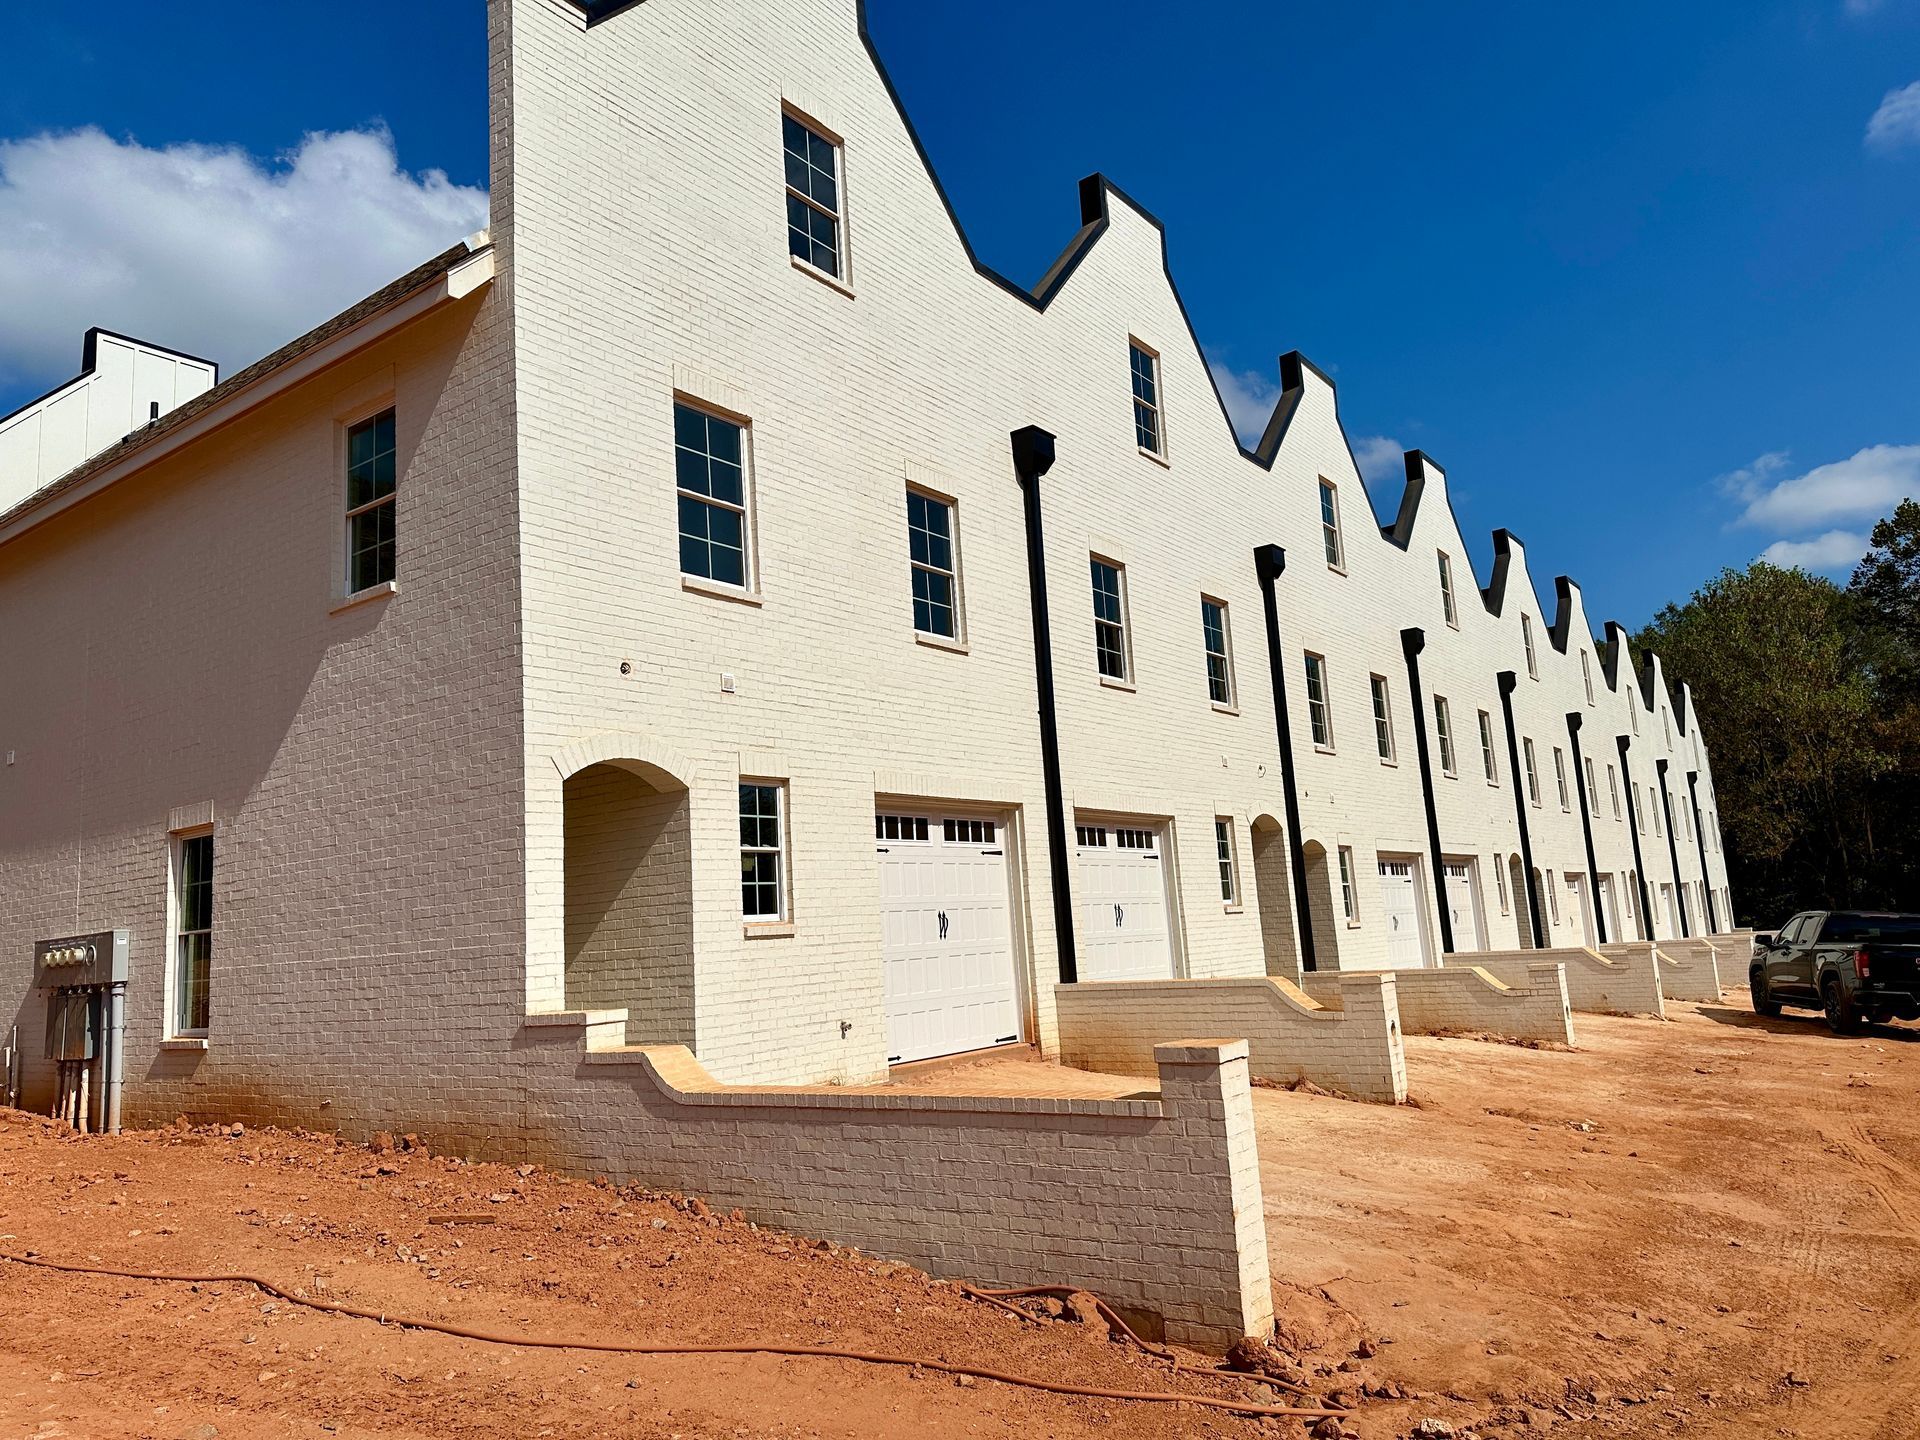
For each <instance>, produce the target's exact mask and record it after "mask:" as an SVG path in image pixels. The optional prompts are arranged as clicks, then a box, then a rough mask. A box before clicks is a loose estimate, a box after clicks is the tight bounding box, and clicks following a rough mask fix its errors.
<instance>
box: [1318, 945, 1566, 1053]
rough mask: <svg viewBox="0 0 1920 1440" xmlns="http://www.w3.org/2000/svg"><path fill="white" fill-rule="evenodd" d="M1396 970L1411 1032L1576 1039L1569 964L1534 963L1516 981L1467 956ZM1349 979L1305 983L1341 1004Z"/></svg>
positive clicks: (1404, 1018) (1403, 1015)
mask: <svg viewBox="0 0 1920 1440" xmlns="http://www.w3.org/2000/svg"><path fill="white" fill-rule="evenodd" d="M1392 975H1393V987H1394V994H1395V996H1396V999H1397V1002H1398V1005H1399V1010H1400V1024H1401V1027H1402V1029H1403V1030H1404V1031H1405V1032H1406V1033H1407V1034H1409V1035H1460V1034H1488V1035H1500V1036H1504V1037H1506V1038H1508V1039H1513V1040H1544V1041H1548V1042H1550V1043H1553V1044H1558V1045H1571V1044H1573V1007H1572V1004H1571V1002H1570V1001H1569V1000H1568V998H1567V978H1566V967H1565V966H1564V965H1562V964H1559V963H1557V962H1551V961H1548V962H1540V963H1536V964H1532V965H1529V966H1528V967H1527V970H1526V978H1525V979H1524V980H1521V979H1515V980H1513V981H1511V982H1509V981H1504V980H1500V979H1496V978H1495V977H1494V975H1493V974H1492V973H1491V972H1490V971H1487V970H1483V969H1481V968H1480V967H1479V966H1477V965H1472V964H1469V963H1466V962H1465V961H1462V962H1460V963H1458V964H1455V965H1448V966H1446V967H1445V968H1442V969H1435V970H1395V971H1393V972H1392ZM1346 978H1347V977H1345V976H1341V975H1308V976H1306V977H1305V978H1304V979H1303V980H1302V981H1301V988H1302V989H1304V990H1305V991H1306V992H1307V993H1308V994H1309V995H1311V996H1312V997H1313V998H1314V999H1315V1000H1318V1001H1321V1002H1322V1003H1337V1000H1338V996H1339V993H1340V989H1341V985H1342V982H1343V981H1344V980H1345V979H1346Z"/></svg>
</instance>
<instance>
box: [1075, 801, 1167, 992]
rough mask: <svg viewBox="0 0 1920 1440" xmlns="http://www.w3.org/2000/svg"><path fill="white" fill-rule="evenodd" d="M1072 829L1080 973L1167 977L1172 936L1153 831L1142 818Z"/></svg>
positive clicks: (1117, 977) (1108, 976)
mask: <svg viewBox="0 0 1920 1440" xmlns="http://www.w3.org/2000/svg"><path fill="white" fill-rule="evenodd" d="M1075 829H1076V835H1075V839H1076V841H1077V842H1078V855H1079V860H1078V865H1077V867H1076V875H1075V879H1076V881H1077V882H1078V885H1079V904H1078V906H1077V907H1076V910H1077V913H1076V915H1075V928H1076V930H1077V931H1078V933H1077V935H1076V936H1075V938H1076V939H1077V940H1078V942H1079V948H1080V978H1081V979H1082V980H1165V979H1167V978H1168V977H1169V976H1171V975H1172V974H1173V939H1172V931H1171V929H1170V927H1169V926H1168V923H1167V873H1166V863H1165V861H1164V860H1162V858H1161V851H1160V832H1159V831H1158V830H1156V829H1152V828H1149V827H1147V826H1145V825H1136V826H1126V825H1106V824H1082V825H1079V826H1076V827H1075Z"/></svg>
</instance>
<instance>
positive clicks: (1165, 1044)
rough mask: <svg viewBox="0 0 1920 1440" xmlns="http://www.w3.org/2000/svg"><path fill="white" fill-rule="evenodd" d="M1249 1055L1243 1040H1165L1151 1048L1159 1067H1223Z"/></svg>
mask: <svg viewBox="0 0 1920 1440" xmlns="http://www.w3.org/2000/svg"><path fill="white" fill-rule="evenodd" d="M1250 1053H1251V1047H1250V1046H1249V1045H1248V1044H1247V1042H1246V1041H1245V1040H1166V1041H1162V1042H1161V1043H1160V1044H1158V1045H1156V1046H1154V1047H1153V1058H1154V1062H1155V1063H1156V1064H1160V1065H1224V1064H1226V1063H1227V1062H1228V1061H1229V1060H1244V1059H1246V1058H1247V1056H1248V1055H1249V1054H1250Z"/></svg>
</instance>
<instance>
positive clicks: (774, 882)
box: [740, 780, 926, 922]
mask: <svg viewBox="0 0 1920 1440" xmlns="http://www.w3.org/2000/svg"><path fill="white" fill-rule="evenodd" d="M786 791H787V787H786V786H785V785H782V784H780V783H779V782H778V781H772V780H742V781H741V782H740V911H741V913H742V914H743V915H745V916H746V918H747V919H749V920H757V921H761V922H766V921H771V920H785V919H786V918H787V893H786V892H787V884H786V845H785V832H786ZM919 823H920V824H921V825H922V826H924V825H925V824H926V821H925V820H921V821H920V822H919ZM919 838H920V839H922V840H924V839H926V832H925V831H924V830H922V831H921V832H920V835H919Z"/></svg>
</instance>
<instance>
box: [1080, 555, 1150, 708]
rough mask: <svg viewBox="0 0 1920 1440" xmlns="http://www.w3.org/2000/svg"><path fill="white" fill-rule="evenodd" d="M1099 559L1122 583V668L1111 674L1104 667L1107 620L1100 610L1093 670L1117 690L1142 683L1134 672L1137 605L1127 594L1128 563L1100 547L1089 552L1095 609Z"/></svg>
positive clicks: (1089, 587)
mask: <svg viewBox="0 0 1920 1440" xmlns="http://www.w3.org/2000/svg"><path fill="white" fill-rule="evenodd" d="M1096 561H1097V562H1099V563H1100V564H1102V565H1105V566H1107V567H1108V568H1110V569H1111V570H1112V571H1113V572H1114V580H1115V583H1116V584H1117V585H1118V586H1119V587H1120V669H1121V673H1120V674H1119V675H1109V674H1107V673H1106V671H1104V670H1102V669H1101V668H1100V626H1101V625H1102V624H1104V623H1106V622H1104V621H1102V620H1101V619H1100V616H1099V615H1098V613H1097V612H1096V613H1095V614H1094V615H1093V672H1094V674H1095V675H1097V676H1099V677H1100V683H1101V684H1102V685H1105V686H1107V687H1108V688H1109V689H1113V690H1135V689H1138V688H1139V687H1138V685H1137V684H1136V683H1135V680H1134V673H1133V606H1132V604H1131V602H1130V601H1129V600H1128V598H1127V567H1126V566H1125V565H1123V564H1122V563H1121V562H1120V561H1118V560H1115V559H1113V558H1111V557H1110V556H1106V555H1102V554H1101V553H1100V552H1099V551H1098V550H1090V551H1088V552H1087V601H1088V608H1089V609H1090V610H1091V609H1092V601H1093V565H1094V562H1096Z"/></svg>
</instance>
